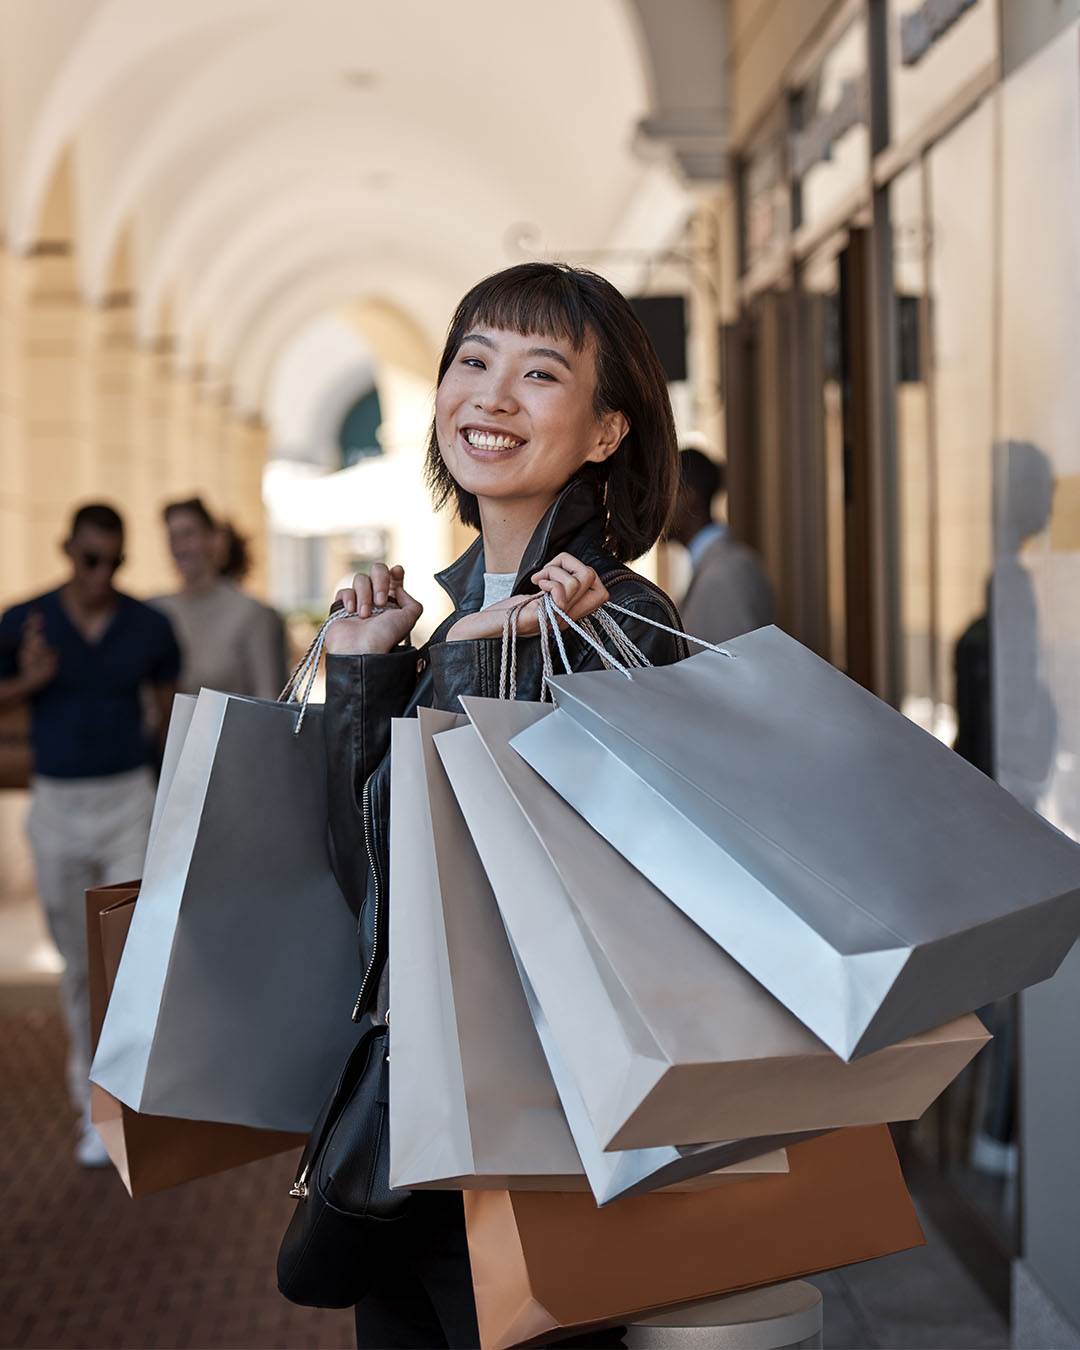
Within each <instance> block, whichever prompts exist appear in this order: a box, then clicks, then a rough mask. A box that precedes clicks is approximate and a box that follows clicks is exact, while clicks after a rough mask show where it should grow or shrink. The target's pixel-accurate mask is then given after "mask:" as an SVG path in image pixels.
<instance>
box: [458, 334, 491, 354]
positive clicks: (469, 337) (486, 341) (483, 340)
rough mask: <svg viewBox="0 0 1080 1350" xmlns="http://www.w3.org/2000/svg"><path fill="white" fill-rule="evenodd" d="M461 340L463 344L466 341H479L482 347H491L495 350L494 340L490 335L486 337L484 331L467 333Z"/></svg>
mask: <svg viewBox="0 0 1080 1350" xmlns="http://www.w3.org/2000/svg"><path fill="white" fill-rule="evenodd" d="M461 341H462V345H464V344H465V343H466V342H479V344H480V345H481V347H490V348H491V350H492V351H494V350H495V344H494V342H492V340H491V339H490V338H489V337H484V335H483V333H466V334H465V336H464V337H463V338H462V339H461Z"/></svg>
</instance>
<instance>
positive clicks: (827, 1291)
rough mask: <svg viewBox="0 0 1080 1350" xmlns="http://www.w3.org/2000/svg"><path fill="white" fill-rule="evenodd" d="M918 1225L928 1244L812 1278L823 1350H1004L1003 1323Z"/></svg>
mask: <svg viewBox="0 0 1080 1350" xmlns="http://www.w3.org/2000/svg"><path fill="white" fill-rule="evenodd" d="M923 1223H924V1227H925V1228H926V1237H927V1245H926V1246H925V1247H922V1248H918V1249H916V1250H915V1251H911V1252H901V1253H899V1255H897V1256H887V1257H884V1258H883V1259H882V1260H880V1261H869V1262H867V1263H866V1264H865V1265H861V1266H851V1267H849V1268H848V1269H846V1270H839V1271H834V1272H833V1273H831V1274H829V1275H819V1276H817V1277H816V1278H815V1279H814V1281H813V1283H814V1284H816V1285H817V1286H818V1288H819V1289H820V1290H821V1292H822V1295H823V1296H824V1307H825V1346H826V1347H827V1350H1007V1347H1008V1345H1009V1328H1008V1325H1007V1324H1006V1322H1005V1321H1004V1319H1003V1318H1002V1317H1001V1316H1000V1314H999V1313H998V1312H997V1311H996V1310H995V1309H994V1308H993V1307H992V1306H991V1305H990V1303H989V1302H988V1301H987V1300H986V1298H985V1296H984V1295H983V1293H982V1291H981V1290H980V1289H979V1287H978V1285H976V1284H975V1282H974V1281H973V1280H972V1278H971V1276H970V1275H968V1273H967V1271H966V1270H965V1269H964V1267H963V1266H962V1265H961V1264H960V1262H959V1261H958V1260H957V1258H956V1257H955V1256H954V1255H953V1253H952V1251H951V1250H950V1249H949V1247H948V1245H947V1244H946V1243H945V1242H944V1240H943V1239H942V1238H941V1237H939V1236H938V1235H937V1234H936V1233H935V1232H934V1231H933V1229H932V1228H931V1227H930V1226H929V1225H928V1224H927V1223H926V1221H925V1219H924V1221H923Z"/></svg>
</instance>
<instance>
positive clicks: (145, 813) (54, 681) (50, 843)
mask: <svg viewBox="0 0 1080 1350" xmlns="http://www.w3.org/2000/svg"><path fill="white" fill-rule="evenodd" d="M123 548H124V527H123V522H122V521H121V519H120V516H119V515H118V514H117V513H116V511H114V510H113V509H112V507H111V506H101V505H92V506H84V507H82V508H80V510H78V511H77V512H76V513H75V517H74V519H73V521H72V525H71V534H70V537H69V538H68V540H67V542H66V543H65V544H64V552H65V553H66V554H67V557H68V559H69V561H70V563H71V574H70V576H69V578H68V580H67V581H66V582H65V583H64V584H63V585H62V586H60V587H59V588H58V589H56V590H53V591H47V592H46V593H45V594H44V595H39V596H36V597H35V598H34V599H33V600H27V601H25V602H24V603H22V604H18V605H15V606H13V607H12V608H11V609H9V610H8V611H7V612H6V613H5V614H4V615H3V617H2V618H0V707H2V706H4V705H5V704H9V703H16V702H22V701H28V702H29V704H30V738H31V746H32V750H33V759H34V776H33V782H32V785H31V805H30V818H29V826H28V833H29V837H30V846H31V849H32V851H33V854H34V867H35V871H36V874H37V889H38V894H39V895H40V896H41V900H42V904H43V906H44V909H45V915H46V918H47V920H48V923H49V930H50V932H51V933H52V937H53V941H54V942H55V943H56V945H57V947H58V948H59V950H60V954H61V956H62V957H63V958H64V967H65V968H64V975H63V978H62V981H61V993H62V997H63V1004H64V1013H65V1017H66V1020H67V1026H68V1035H69V1039H70V1053H69V1057H68V1080H69V1088H70V1091H71V1095H72V1099H73V1102H74V1104H75V1107H76V1109H77V1110H78V1111H79V1112H80V1127H79V1130H80V1132H79V1140H78V1144H77V1146H76V1150H75V1156H76V1158H77V1159H78V1160H79V1162H80V1163H82V1164H83V1165H84V1166H98V1165H104V1164H105V1163H106V1162H107V1161H108V1159H107V1157H106V1155H105V1152H104V1148H103V1147H102V1144H101V1141H100V1139H99V1138H98V1136H97V1133H96V1132H95V1131H94V1130H93V1128H92V1127H91V1125H90V1116H89V1084H88V1081H87V1075H88V1073H89V1069H90V1063H89V1058H90V1014H89V1002H88V995H87V973H86V919H85V902H84V899H83V893H84V892H85V891H86V890H87V889H88V888H89V887H91V886H107V885H110V884H111V883H113V882H120V881H130V880H132V879H133V878H135V877H138V876H139V875H140V874H141V872H142V865H143V855H144V853H145V851H146V840H147V835H148V833H149V829H150V816H151V812H152V810H153V805H154V775H153V771H152V768H151V764H152V762H153V760H154V756H155V749H154V747H153V746H152V745H151V744H150V742H149V741H148V739H147V736H146V733H145V729H144V721H143V698H144V696H145V693H146V691H147V690H149V691H150V692H151V696H152V697H153V699H154V700H156V702H157V703H158V705H159V707H158V714H159V715H158V716H157V718H156V719H155V722H156V724H157V725H158V726H161V727H166V726H167V725H168V720H169V711H170V709H171V707H172V696H173V692H174V688H175V683H176V678H177V675H178V673H179V669H180V651H179V648H178V647H177V644H176V639H175V637H174V636H173V631H172V628H171V626H170V624H169V621H168V619H167V618H165V616H164V615H163V614H161V613H160V612H159V611H158V610H156V609H152V608H151V607H150V606H149V605H144V604H142V603H141V602H140V601H138V600H133V599H132V598H131V596H128V595H124V594H123V593H122V592H120V591H118V590H116V588H115V587H114V585H113V577H114V575H115V573H116V571H117V569H118V568H119V567H120V565H121V563H122V562H123V560H124V554H123Z"/></svg>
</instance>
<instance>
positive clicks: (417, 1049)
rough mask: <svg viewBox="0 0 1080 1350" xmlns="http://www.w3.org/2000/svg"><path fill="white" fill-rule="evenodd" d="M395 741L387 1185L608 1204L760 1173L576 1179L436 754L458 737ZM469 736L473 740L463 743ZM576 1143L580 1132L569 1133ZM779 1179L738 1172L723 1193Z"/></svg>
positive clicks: (671, 1154) (710, 1165)
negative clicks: (702, 1180)
mask: <svg viewBox="0 0 1080 1350" xmlns="http://www.w3.org/2000/svg"><path fill="white" fill-rule="evenodd" d="M464 720H465V719H464V718H462V717H458V716H455V715H454V714H451V713H442V712H436V711H432V710H429V709H426V708H421V709H420V710H419V717H418V718H417V719H400V720H395V721H394V723H393V726H392V742H391V754H392V760H391V763H392V771H391V789H390V792H391V797H390V1017H391V1054H390V1184H391V1185H392V1186H394V1187H399V1188H410V1189H427V1188H430V1189H444V1188H452V1189H465V1190H475V1189H501V1188H506V1187H509V1188H513V1189H517V1190H524V1189H531V1190H552V1191H568V1190H581V1189H585V1188H586V1186H591V1188H592V1190H593V1193H594V1195H595V1197H596V1199H597V1201H598V1202H599V1203H601V1204H604V1203H606V1202H608V1201H610V1200H614V1199H616V1198H619V1197H621V1196H628V1195H634V1194H638V1193H641V1192H643V1191H646V1190H652V1189H657V1188H661V1187H667V1186H670V1185H672V1184H673V1183H677V1182H681V1181H686V1180H689V1179H691V1178H697V1177H700V1176H701V1175H703V1174H706V1173H712V1172H714V1171H715V1170H716V1169H718V1168H724V1167H726V1166H728V1165H730V1164H734V1163H746V1160H747V1159H748V1157H749V1156H750V1155H753V1156H754V1158H755V1159H756V1158H757V1155H760V1154H762V1153H764V1152H765V1151H766V1149H765V1148H764V1147H756V1148H755V1147H742V1148H740V1147H738V1146H728V1145H708V1146H702V1147H698V1148H693V1149H682V1150H676V1149H663V1150H659V1149H658V1150H649V1151H648V1152H647V1153H645V1154H641V1153H637V1152H631V1153H627V1154H608V1155H603V1154H602V1153H601V1152H600V1150H599V1149H598V1148H595V1147H594V1148H593V1153H594V1154H595V1156H594V1157H589V1158H588V1159H587V1164H588V1165H585V1164H584V1163H583V1160H582V1158H581V1157H579V1149H578V1147H577V1146H576V1145H575V1139H574V1136H573V1134H572V1132H571V1131H572V1128H573V1126H572V1125H570V1124H568V1118H569V1113H567V1112H566V1111H565V1109H564V1105H561V1104H560V1099H559V1095H558V1093H557V1091H556V1086H555V1083H554V1082H553V1079H552V1074H551V1072H550V1071H549V1068H548V1065H547V1062H546V1061H545V1058H544V1054H543V1050H542V1049H541V1045H540V1042H539V1041H538V1039H537V1032H536V1030H535V1029H534V1026H533V1022H532V1019H531V1017H530V1013H529V1008H528V1004H527V1002H526V996H525V991H524V989H523V987H522V984H521V981H520V979H519V977H518V973H517V969H516V966H515V961H514V955H513V952H512V950H511V948H510V945H509V943H508V940H507V936H506V932H505V929H504V927H503V923H502V919H501V918H500V915H499V910H498V907H497V905H496V904H495V900H494V897H493V896H492V893H491V889H490V886H489V885H488V881H487V877H486V875H485V873H484V869H483V866H482V864H481V862H480V859H479V857H478V856H477V853H476V850H475V848H474V846H473V843H472V840H471V838H470V835H469V832H468V830H467V828H466V826H465V822H464V821H463V819H462V817H461V813H460V810H459V808H458V805H457V802H456V800H455V797H454V793H453V791H452V789H451V786H450V783H449V781H448V780H447V777H446V775H445V772H444V770H443V768H442V765H441V764H440V760H439V756H438V754H437V753H436V749H435V738H436V737H437V738H438V740H440V741H441V740H442V739H443V736H441V735H439V733H446V734H449V735H450V736H454V735H456V734H457V733H456V732H453V731H449V732H448V728H452V727H455V726H457V725H458V724H460V723H462V722H464ZM462 730H464V731H465V732H466V734H469V729H468V728H462ZM576 1123H577V1125H578V1127H580V1124H581V1122H580V1120H579V1121H577V1122H576ZM783 1166H786V1163H785V1162H784V1160H783V1159H782V1158H781V1159H779V1160H778V1159H777V1158H776V1157H775V1156H772V1157H769V1158H766V1159H763V1160H762V1161H761V1162H760V1163H758V1162H756V1161H755V1162H754V1163H746V1165H744V1166H743V1167H741V1168H740V1169H739V1170H738V1171H737V1172H733V1173H731V1174H728V1175H721V1176H719V1177H718V1178H715V1179H714V1180H715V1181H716V1182H722V1181H724V1180H727V1179H734V1178H735V1177H737V1176H740V1175H747V1174H750V1173H754V1172H758V1171H761V1172H772V1171H775V1170H777V1169H778V1167H783Z"/></svg>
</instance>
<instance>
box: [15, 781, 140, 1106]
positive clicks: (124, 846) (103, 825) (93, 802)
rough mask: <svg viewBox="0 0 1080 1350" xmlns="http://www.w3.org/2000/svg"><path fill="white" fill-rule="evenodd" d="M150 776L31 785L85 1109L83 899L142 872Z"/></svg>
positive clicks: (76, 1091) (42, 875) (43, 882)
mask: <svg viewBox="0 0 1080 1350" xmlns="http://www.w3.org/2000/svg"><path fill="white" fill-rule="evenodd" d="M153 808H154V779H153V775H152V774H151V772H150V770H149V769H134V770H132V771H131V772H129V773H117V774H110V775H109V776H108V777H105V778H43V777H40V776H38V777H36V778H35V779H34V780H33V783H32V784H31V795H30V817H29V821H28V825H27V833H28V835H29V839H30V848H31V850H32V852H33V855H34V869H35V872H36V875H37V890H38V895H39V896H40V897H41V903H42V906H43V908H44V910H45V918H46V920H47V921H48V925H49V932H50V934H51V935H52V940H53V942H55V943H56V946H57V948H58V950H59V952H60V955H61V956H62V957H63V958H64V973H63V976H62V977H61V981H60V994H61V1000H62V1003H63V1008H64V1018H65V1020H66V1022H67V1030H68V1040H69V1053H68V1089H69V1091H70V1093H71V1100H72V1104H73V1106H74V1107H75V1109H76V1110H77V1111H83V1112H85V1110H86V1107H87V1103H88V1100H89V1093H90V1087H89V1083H88V1078H87V1076H88V1074H89V1072H90V1003H89V996H88V988H87V975H86V900H85V893H86V891H88V890H89V889H90V887H91V886H110V885H113V884H114V883H116V882H121V881H133V880H136V879H138V878H139V877H140V876H141V875H142V867H143V859H144V857H145V854H146V840H147V836H148V835H149V832H150V816H151V814H152V812H153Z"/></svg>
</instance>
